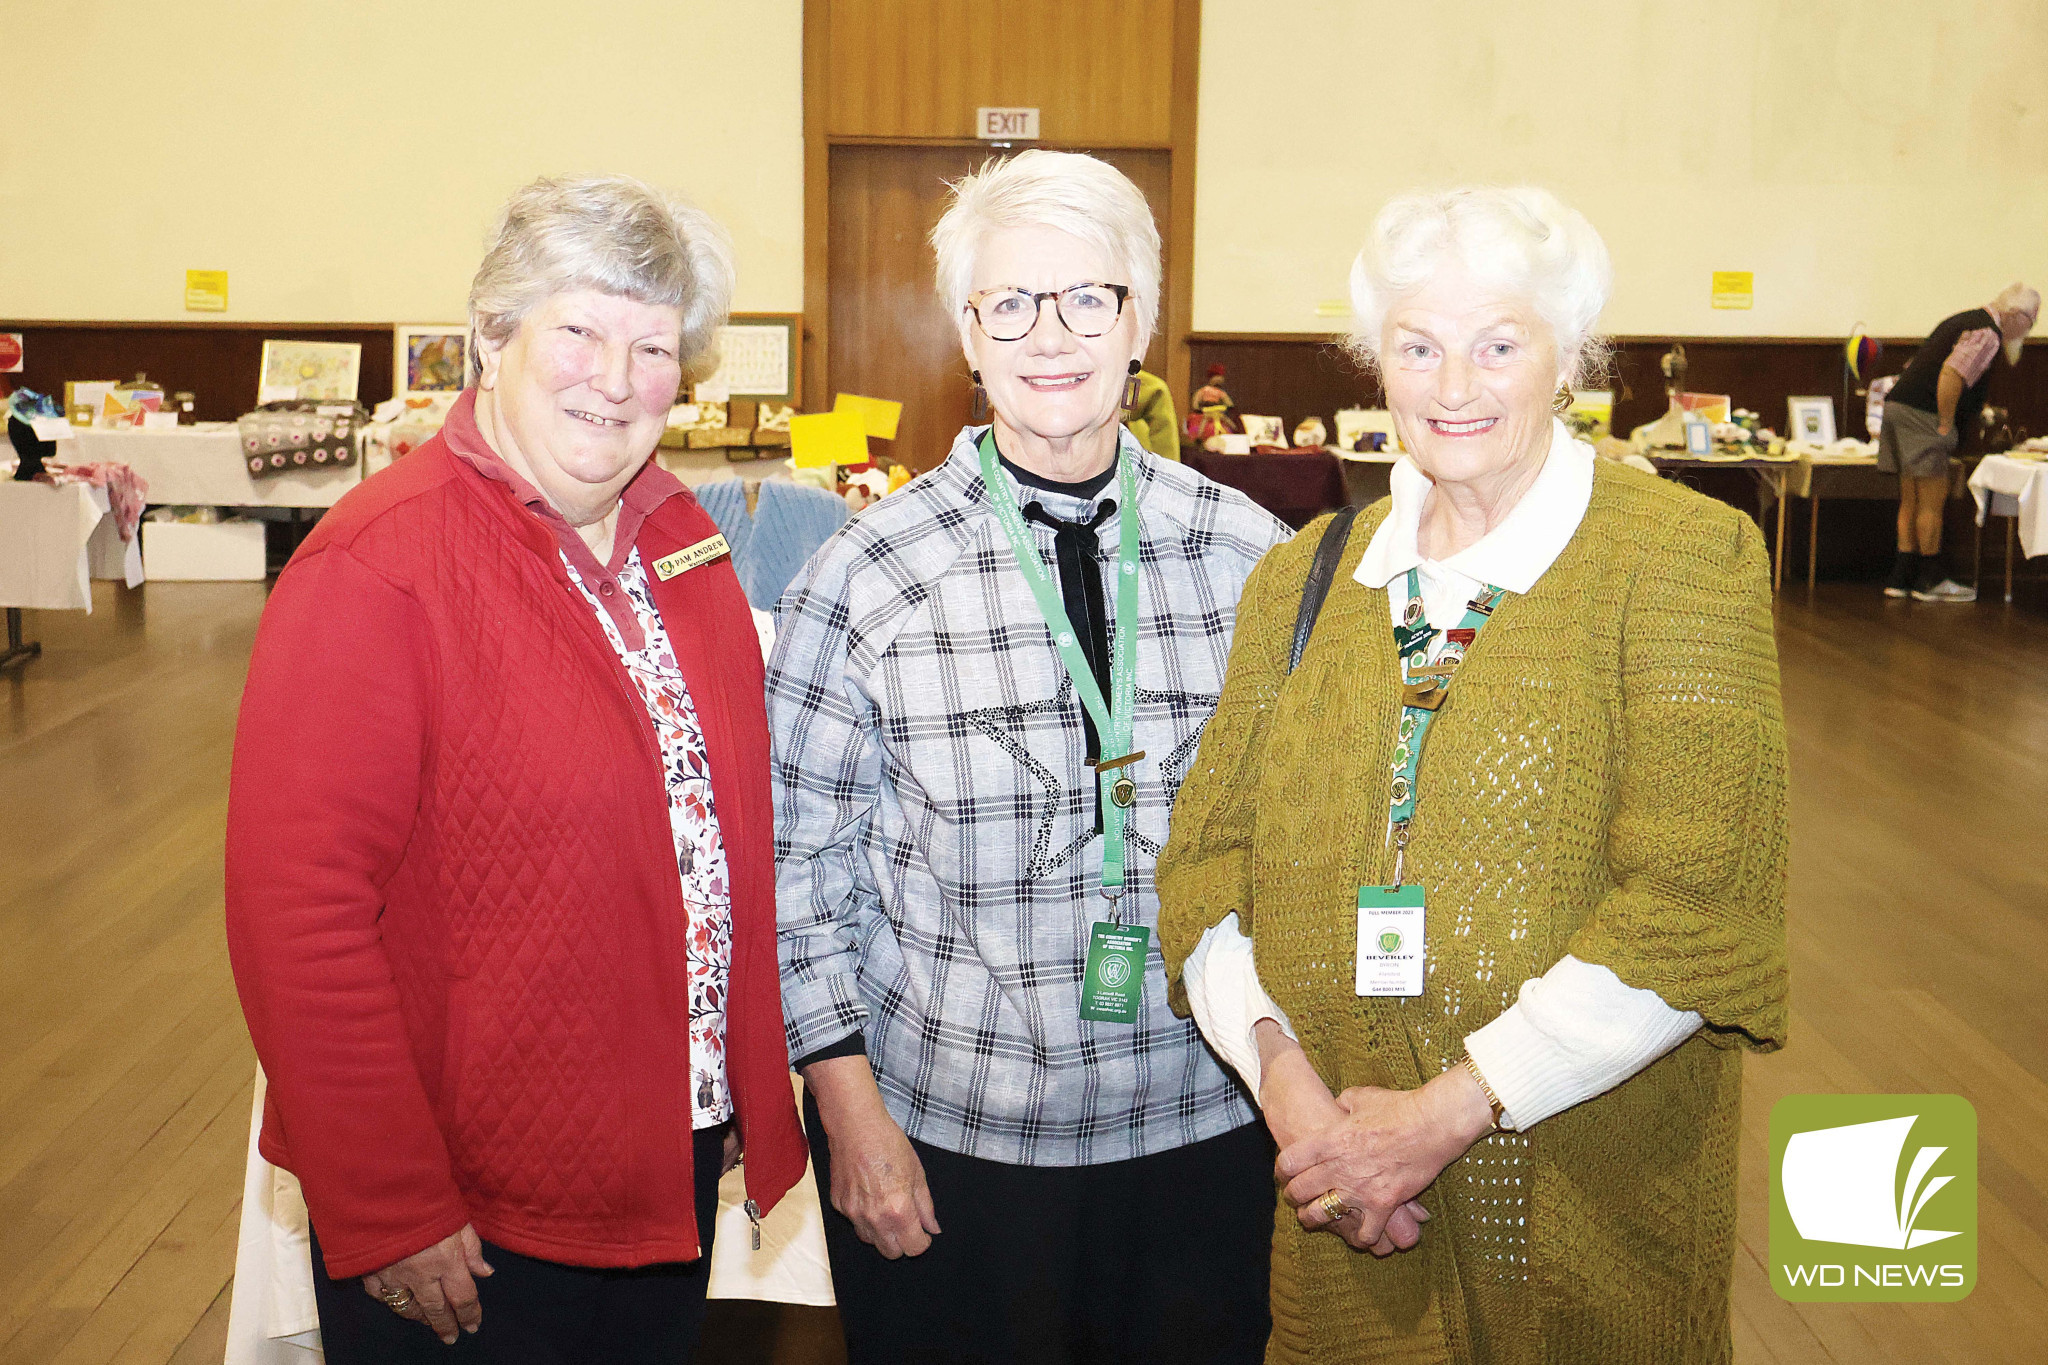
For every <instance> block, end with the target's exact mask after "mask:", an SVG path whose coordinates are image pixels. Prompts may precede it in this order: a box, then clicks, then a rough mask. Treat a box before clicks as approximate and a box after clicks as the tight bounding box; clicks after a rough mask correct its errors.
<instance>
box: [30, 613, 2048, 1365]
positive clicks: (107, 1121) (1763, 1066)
mask: <svg viewBox="0 0 2048 1365" xmlns="http://www.w3.org/2000/svg"><path fill="white" fill-rule="evenodd" d="M95 592H96V601H97V602H98V606H99V609H98V611H96V612H95V613H94V614H93V615H92V616H91V617H84V616H79V615H71V614H58V613H34V612H32V613H30V614H29V618H28V619H29V623H30V629H31V633H32V634H34V635H37V636H40V638H41V639H42V640H43V642H44V645H45V649H46V653H45V656H44V657H43V658H42V659H41V660H38V661H36V662H34V663H33V664H31V665H30V666H29V668H28V669H27V672H26V675H25V676H23V675H18V674H17V675H9V676H6V677H4V678H0V944H4V945H5V949H4V952H0V1039H5V1044H4V1046H0V1365H31V1363H33V1365H73V1363H74V1362H75V1363H76V1365H92V1363H93V1362H101V1361H133V1362H138V1365H160V1363H161V1362H166V1361H174V1362H178V1365H187V1363H188V1362H191V1363H196V1362H209V1365H210V1363H211V1362H216V1361H219V1360H220V1358H221V1351H222V1343H223V1341H224V1339H225V1332H226V1324H227V1303H228V1299H227V1292H226V1289H227V1285H228V1282H229V1278H230V1275H231V1273H232V1270H233V1258H234V1245H235V1224H236V1218H237V1213H238V1205H239V1199H240V1190H241V1181H240V1175H241V1169H242V1159H243V1151H244V1144H245V1142H246V1140H247V1131H248V1130H247V1123H248V1113H249V1083H250V1075H251V1070H252V1064H253V1058H252V1056H251V1054H250V1051H249V1045H248V1040H247V1037H246V1036H245V1034H244V1033H243V1031H242V1024H241V1019H240V1016H239V1013H238V1011H237V1009H236V1005H235V998H234V992H233V988H232V986H231V984H230V982H229V978H228V971H227V961H226V949H225V946H224V944H223V942H222V937H221V928H220V903H221V868H220V842H221V822H222V817H223V814H224V809H225V803H226V778H227V764H228V752H229V743H230V739H231V736H232V731H233V725H234V715H235V703H236V698H237V696H238V694H239V690H240V686H241V677H242V671H243V668H244V665H245V662H246V658H247V654H248V649H249V643H250V639H251V636H252V634H253V632H254V630H255V625H256V618H257V614H258V613H259V612H260V610H261V609H262V603H263V589H262V587H261V585H253V584H182V583H164V584H154V585H151V586H148V587H146V588H143V589H141V590H139V591H134V592H130V591H126V590H118V589H116V588H114V587H113V586H111V585H108V584H98V585H96V588H95ZM1779 638H1780V647H1781V650H1782V654H1783V659H1784V675H1785V701H1786V712H1787V717H1788V720H1789V722H1790V730H1791V737H1792V773H1793V820H1794V840H1793V879H1792V947H1793V961H1794V975H1793V1009H1794V1033H1793V1042H1792V1046H1791V1047H1790V1048H1789V1049H1787V1050H1786V1051H1784V1052H1782V1053H1780V1054H1778V1055H1776V1056H1773V1057H1768V1058H1763V1059H1752V1061H1751V1062H1750V1064H1749V1070H1748V1079H1747V1092H1748V1107H1747V1110H1746V1141H1745V1146H1744V1153H1743V1158H1744V1160H1743V1186H1742V1203H1741V1208H1742V1231H1743V1245H1742V1250H1741V1254H1740V1255H1739V1257H1738V1261H1737V1266H1736V1309H1735V1313H1736V1323H1735V1325H1736V1359H1737V1360H1738V1361H1741V1362H1744V1365H1752V1363H1755V1365H1762V1362H1772V1361H1782V1362H1788V1363H1789V1362H1803V1361H1838V1362H1852V1361H1854V1362H1865V1361H1911V1362H1954V1365H1977V1363H1978V1362H1990V1361H2006V1360H2011V1361H2023V1360H2024V1361H2039V1360H2041V1359H2043V1358H2048V1347H2044V1346H2043V1345H2042V1339H2041V1338H2042V1325H2043V1324H2044V1323H2048V840H2044V838H2043V827H2044V823H2048V616H2044V615H2043V613H2042V612H2041V610H2040V607H2039V605H2038V604H2037V605H2036V606H2035V607H2033V608H2032V609H2031V610H2029V609H2024V608H2023V609H2014V608H2010V607H2004V606H2001V605H1999V604H1996V603H1985V604H1981V605H1978V606H1974V607H1955V606H1924V605H1919V604H1914V603H1910V602H1888V601H1885V600H1884V599H1882V598H1880V597H1879V596H1878V595H1877V594H1876V592H1875V590H1874V589H1871V588H1867V587H1850V586H1838V587H1829V586H1824V587H1823V588H1822V589H1821V590H1820V592H1819V594H1818V595H1817V597H1815V598H1814V599H1812V600H1809V599H1807V597H1806V595H1805V594H1804V592H1803V591H1801V592H1797V593H1792V594H1789V595H1788V597H1787V599H1786V602H1785V604H1784V606H1783V608H1782V610H1781V613H1780V631H1779ZM1803 1091H1954V1092H1958V1093H1960V1094H1963V1095H1965V1096H1967V1097H1968V1098H1969V1099H1970V1100H1971V1101H1972V1102H1974V1103H1975V1105H1976V1107H1977V1113H1978V1117H1979V1122H1980V1125H1981V1132H1982V1138H1981V1147H1982V1150H1981V1154H1980V1170H1981V1192H1980V1216H1981V1224H1982V1232H1981V1237H1980V1265H1981V1270H1980V1281H1979V1284H1978V1287H1977V1289H1976V1292H1975V1293H1974V1294H1973V1295H1972V1296H1971V1297H1970V1298H1969V1299H1967V1300H1966V1301H1964V1302H1963V1303H1961V1304H1956V1305H1945V1306H1944V1305H1899V1306H1846V1305H1803V1306H1795V1305H1791V1304H1786V1303H1783V1302H1781V1301H1780V1300H1779V1299H1778V1298H1777V1297H1776V1296H1775V1295H1774V1294H1773V1293H1772V1292H1771V1290H1770V1287H1769V1283H1768V1280H1767V1279H1766V1275H1765V1271H1764V1258H1765V1255H1766V1240H1767V1238H1766V1225H1767V1219H1766V1202H1765V1193H1764V1183H1763V1170H1764V1163H1763V1150H1764V1140H1765V1125H1766V1121H1767V1119H1768V1116H1769V1113H1770V1107H1771V1104H1772V1103H1773V1102H1774V1101H1775V1100H1776V1099H1777V1098H1778V1097H1779V1096H1781V1095H1785V1094H1790V1093H1797V1092H1803ZM830 1330H831V1328H830V1321H829V1317H825V1318H822V1319H821V1318H819V1317H816V1316H813V1317H805V1316H804V1315H801V1314H796V1315H783V1314H779V1313H777V1312H776V1311H775V1310H768V1309H761V1308H748V1307H734V1308H729V1309H726V1310H724V1312H723V1313H722V1315H721V1318H720V1320H719V1323H718V1324H717V1330H716V1331H715V1332H714V1333H713V1334H712V1336H711V1337H709V1338H707V1341H706V1348H705V1350H704V1351H703V1352H702V1353H701V1356H700V1358H702V1359H704V1360H706V1361H710V1362H713V1363H714V1365H725V1363H726V1362H739V1361H754V1360H761V1361H767V1360H771V1359H772V1360H777V1361H783V1362H792V1363H793V1362H798V1361H801V1362H803V1363H804V1365H813V1362H824V1361H828V1360H830V1359H831V1358H832V1357H833V1356H834V1355H835V1354H836V1352H834V1351H833V1350H832V1349H831V1347H830V1345H829V1342H826V1343H824V1344H821V1341H822V1339H823V1338H825V1337H826V1336H828V1335H829V1333H830Z"/></svg>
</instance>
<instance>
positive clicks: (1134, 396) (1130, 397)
mask: <svg viewBox="0 0 2048 1365" xmlns="http://www.w3.org/2000/svg"><path fill="white" fill-rule="evenodd" d="M1137 410H1138V362H1137V361H1135V360H1133V361H1132V362H1131V377H1130V378H1129V379H1126V380H1125V381H1124V411H1125V412H1136V411H1137Z"/></svg>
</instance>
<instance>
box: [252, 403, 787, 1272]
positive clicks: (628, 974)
mask: <svg viewBox="0 0 2048 1365" xmlns="http://www.w3.org/2000/svg"><path fill="white" fill-rule="evenodd" d="M468 401H471V400H465V404H466V403H467V402H468ZM459 419H460V420H468V421H469V428H468V429H469V430H471V431H473V430H474V422H473V420H469V418H468V411H467V407H466V406H465V405H458V410H457V412H455V413H451V416H450V426H451V427H453V426H456V425H458V424H459ZM447 437H448V433H447V431H445V430H444V432H443V434H442V435H441V436H437V437H436V438H435V439H434V440H432V441H429V442H428V443H427V444H426V445H425V446H422V447H421V448H420V449H419V450H418V451H416V452H414V453H413V454H412V455H410V456H408V457H407V458H406V459H404V460H403V461H400V462H399V463H398V464H396V465H394V466H392V467H391V469H390V470H389V471H387V473H386V474H385V475H383V476H381V477H380V478H378V479H376V480H373V481H371V482H369V483H365V484H364V485H362V486H361V487H360V488H358V489H356V490H354V491H352V492H351V493H349V494H348V495H347V497H345V498H344V499H343V500H342V501H341V503H340V504H338V505H337V506H336V508H335V509H334V510H333V511H332V512H330V513H329V514H328V515H327V517H325V518H324V519H323V520H322V521H321V523H320V525H319V527H318V528H317V529H316V530H315V532H314V533H313V535H312V536H310V537H308V539H307V541H306V543H305V545H304V546H302V547H301V549H300V551H299V552H298V554H297V555H296V556H294V558H293V561H292V563H291V565H290V566H289V567H288V568H287V569H286V571H285V572H284V574H283V575H282V576H281V577H280V578H279V580H278V583H277V586H276V589H275V590H274V591H273V593H272V596H271V599H270V603H269V606H268V608H267V609H266V611H265V613H264V620H263V625H262V628H261V630H260V631H259V633H258V637H257V642H256V648H255V652H254V655H253V657H252V660H251V664H250V676H249V683H248V687H247V689H246V691H245V694H244V699H243V707H242V715H241V722H240V726H239V729H238V732H237V736H236V752H235V767H234V775H233V782H232V787H231V793H230V809H229V819H228V826H229V828H228V882H227V901H228V931H229V947H230V949H231V952H232V954H233V959H234V965H235V974H236V983H237V986H238V988H239V990H240V991H241V994H242V1002H243V1010H244V1013H245V1014H246V1016H247V1018H248V1021H249V1029H250V1033H251V1035H252V1037H253V1038H254V1040H255V1042H256V1048H257V1053H258V1056H259V1057H260V1058H261V1060H262V1062H263V1065H264V1068H265V1070H266V1072H267V1073H268V1075H269V1077H270V1091H269V1096H268V1105H267V1109H266V1114H265V1122H264V1132H263V1140H262V1150H263V1154H264V1156H265V1157H266V1158H267V1159H268V1160H270V1161H271V1162H273V1163H275V1164H277V1165H280V1166H283V1167H286V1168H287V1169H290V1170H292V1171H293V1172H295V1173H296V1174H297V1175H298V1176H299V1178H300V1181H301V1183H302V1184H303V1185H304V1187H305V1192H306V1201H307V1204H308V1206H309V1208H310V1209H311V1211H312V1217H313V1222H314V1224H315V1225H316V1226H317V1227H318V1228H319V1230H320V1237H321V1243H322V1246H323V1249H324V1250H325V1252H326V1256H327V1267H328V1270H329V1272H330V1273H331V1274H333V1275H335V1276H337V1277H341V1276H353V1275H360V1274H364V1273H367V1272H369V1271H371V1270H375V1269H378V1268H380V1267H382V1266H384V1265H387V1264H389V1263H391V1262H392V1261H394V1260H397V1259H399V1258H400V1257H403V1256H405V1255H409V1254H410V1253H412V1252H414V1251H417V1250H419V1249H421V1248H422V1247H425V1246H427V1245H430V1244H432V1243H433V1242H435V1241H437V1240H439V1239H440V1238H441V1237H444V1236H446V1235H448V1234H449V1233H452V1232H454V1231H456V1230H457V1229H459V1228H460V1227H461V1226H462V1225H463V1224H464V1223H465V1222H469V1223H473V1224H474V1225H475V1226H476V1229H477V1231H478V1232H479V1233H481V1234H482V1235H483V1236H484V1237H485V1238H487V1239H488V1240H490V1241H493V1242H496V1243H498V1244H500V1245H503V1246H506V1247H509V1248H511V1249H513V1250H515V1251H519V1252H522V1253H524V1254H527V1255H532V1256H538V1257H542V1258H544V1259H548V1260H553V1261H559V1262H565V1263H569V1264H576V1265H591V1266H620V1265H642V1264H649V1263H653V1262H659V1261H679V1260H689V1259H693V1258H695V1257H696V1256H697V1255H698V1252H699V1246H700V1243H699V1240H698V1232H697V1228H696V1225H695V1219H694V1215H693V1211H692V1186H691V1171H690V1157H689V1153H690V1126H691V1122H690V1102H689V1074H690V1067H689V1048H688V1017H687V1014H688V992H687V989H686V988H685V956H686V950H685V937H686V934H687V931H688V923H687V916H686V912H685V909H684V906H683V901H682V889H681V885H680V882H679V880H678V877H677V864H676V855H675V849H674V846H673V843H672V840H671V835H670V829H669V818H668V801H667V797H666V792H665V789H664V785H663V779H662V773H661V768H660V763H659V760H658V757H657V752H656V747H655V742H654V736H653V732H652V730H651V727H650V725H649V721H648V717H647V713H646V710H645V708H644V707H643V705H642V703H641V700H640V698H639V696H638V695H637V694H636V693H635V691H634V689H633V687H632V685H631V683H630V681H629V680H628V679H627V677H626V674H625V672H624V670H623V669H622V668H621V666H620V664H619V661H618V659H617V657H616V655H615V654H614V653H613V651H612V649H611V648H610V646H609V645H608V644H607V643H606V641H605V638H604V636H603V634H602V633H601V632H600V628H599V626H598V624H597V622H596V621H595V620H594V619H593V616H592V613H591V611H590V609H589V607H588V606H587V605H586V604H585V603H584V602H583V601H582V600H581V599H580V598H579V597H578V596H576V595H575V590H574V588H573V587H572V586H571V585H570V583H569V581H568V577H567V571H566V570H565V569H564V567H563V565H562V561H561V558H560V556H559V554H558V553H557V547H556V541H555V537H554V535H553V533H552V532H551V531H550V530H548V528H546V527H545V526H543V525H542V524H541V523H540V522H539V520H538V519H537V518H535V517H534V516H533V515H532V514H531V513H529V512H528V511H526V509H524V508H523V507H521V506H520V505H519V504H518V503H517V502H516V501H515V500H514V499H513V498H512V497H511V496H510V495H509V493H508V492H507V491H506V490H505V489H504V487H503V486H502V485H499V484H494V483H492V482H491V481H489V480H487V479H485V478H483V477H482V476H481V475H479V474H478V473H477V472H476V471H475V470H473V469H471V468H470V467H468V466H466V465H464V464H462V463H461V462H460V461H458V460H457V459H455V458H454V456H453V455H452V453H451V452H450V450H449V447H448V444H447ZM650 476H658V477H660V478H663V479H666V478H668V477H669V476H667V475H666V474H664V473H662V472H661V471H659V470H658V469H652V468H651V467H650V469H649V470H648V471H645V472H643V475H642V477H643V478H645V477H650ZM711 531H712V524H711V521H710V519H709V518H708V517H706V516H705V515H704V514H703V512H702V510H701V509H700V508H698V507H697V506H696V504H695V502H694V500H693V499H691V498H690V497H688V495H687V494H684V493H681V492H678V493H677V495H676V496H673V497H670V498H668V499H667V500H666V501H664V502H663V503H662V504H661V505H660V506H659V507H658V508H657V509H656V510H655V511H654V512H652V513H650V514H649V515H648V517H647V520H646V521H645V523H644V524H643V525H642V528H641V530H640V532H639V534H638V535H637V537H636V538H635V542H634V543H635V546H636V548H637V549H638V550H639V552H640V554H641V555H642V557H643V558H644V559H645V560H646V561H648V562H655V561H658V560H660V559H661V558H663V557H664V556H667V555H671V554H674V553H675V552H676V551H678V550H680V549H682V548H684V547H685V546H687V545H690V544H694V543H696V542H698V541H701V540H702V539H703V538H704V537H705V536H707V535H709V534H710V533H711ZM653 596H654V602H655V605H656V606H657V607H658V608H659V610H660V612H661V615H662V618H663V620H664V621H665V623H666V624H667V627H668V631H669V635H670V640H671V644H672V646H673V648H674V651H675V654H676V663H677V666H678V668H679V669H680V671H681V672H682V674H683V675H684V677H685V678H686V679H687V682H688V686H689V689H690V694H691V696H692V697H693V698H694V699H695V701H696V703H697V707H698V711H699V715H700V718H701V720H702V723H703V729H704V736H705V744H706V749H707V752H708V755H709V759H710V766H711V777H712V786H713V788H714V791H715V794H716V801H717V806H718V810H719V815H720V821H721V824H722V825H723V827H724V830H725V835H726V841H727V852H728V856H729V860H730V869H731V877H732V950H731V951H732V966H731V978H730V983H731V1002H730V1011H729V1014H728V1018H727V1068H728V1079H729V1081H730V1084H731V1088H732V1099H733V1103H734V1106H735V1108H736V1110H737V1115H738V1120H739V1123H740V1126H741V1129H742V1131H743V1133H744V1134H745V1138H746V1143H747V1163H746V1167H745V1170H746V1179H747V1187H748V1192H749V1194H750V1196H751V1197H752V1198H754V1199H755V1200H756V1201H757V1202H758V1203H759V1204H760V1205H761V1206H762V1207H763V1208H764V1209H766V1208H768V1207H770V1206H772V1205H773V1203H774V1202H775V1200H777V1199H778V1198H779V1197H780V1196H781V1194H782V1193H783V1191H785V1190H786V1189H787V1188H788V1187H789V1186H790V1185H791V1184H792V1183H794V1181H795V1180H796V1179H797V1178H799V1177H800V1176H801V1175H802V1173H803V1169H804V1152H803V1139H802V1135H801V1133H800V1131H799V1130H798V1128H797V1124H796V1116H795V1110H794V1105H793V1103H792V1100H791V1096H790V1090H789V1080H788V1054H787V1052H786V1051H785V1048H784V1043H783V1031H782V1017H781V1001H780V994H779V988H778V984H777V972H776V962H775V947H774V880H773V870H772V867H771V864H770V857H771V840H772V832H773V831H772V821H773V813H772V809H771V807H770V802H769V795H768V778H767V753H768V745H767V725H766V719H765V716H764V714H763V709H762V673H761V659H760V650H759V647H758V644H757V642H756V638H755V633H754V627H753V622H752V617H751V614H750V613H749V612H748V610H747V607H746V603H745V600H744V598H743V596H742V594H741V592H740V588H739V584H738V581H737V580H736V579H735V577H734V576H733V573H732V570H731V568H730V566H729V565H727V564H724V563H723V562H717V563H713V564H709V565H704V566H701V567H699V568H696V569H692V570H689V571H687V572H684V573H681V574H678V575H675V576H673V577H671V578H669V579H666V580H662V581H659V582H657V583H656V584H655V585H654V589H653Z"/></svg>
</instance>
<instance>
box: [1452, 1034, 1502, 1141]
mask: <svg viewBox="0 0 2048 1365" xmlns="http://www.w3.org/2000/svg"><path fill="white" fill-rule="evenodd" d="M1457 1064H1458V1065H1459V1066H1462V1067H1464V1068H1465V1070H1466V1072H1467V1073H1468V1074H1469V1075H1470V1076H1471V1077H1472V1079H1473V1080H1475V1081H1477V1082H1479V1090H1480V1093H1482V1094H1484V1095H1485V1096H1486V1103H1487V1104H1488V1105H1489V1106H1491V1107H1492V1109H1493V1125H1492V1126H1491V1127H1490V1128H1488V1129H1487V1130H1486V1134H1483V1135H1482V1136H1485V1135H1491V1134H1493V1133H1498V1132H1499V1131H1501V1123H1500V1121H1501V1119H1502V1118H1503V1117H1504V1116H1505V1115H1506V1113H1507V1111H1506V1110H1505V1109H1503V1108H1501V1103H1500V1096H1498V1095H1496V1094H1494V1093H1493V1087H1492V1086H1490V1085H1488V1084H1487V1083H1486V1077H1485V1076H1484V1075H1483V1074H1481V1072H1480V1070H1479V1063H1477V1062H1475V1061H1473V1060H1472V1054H1471V1053H1470V1052H1466V1053H1462V1054H1460V1055H1459V1057H1458V1062H1457Z"/></svg>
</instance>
